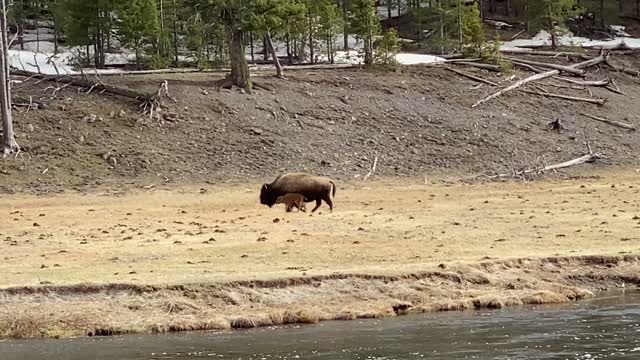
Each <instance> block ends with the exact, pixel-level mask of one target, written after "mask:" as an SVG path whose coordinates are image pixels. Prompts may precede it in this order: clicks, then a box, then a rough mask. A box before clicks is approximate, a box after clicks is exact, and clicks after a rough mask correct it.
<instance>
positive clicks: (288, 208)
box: [287, 204, 293, 212]
mask: <svg viewBox="0 0 640 360" xmlns="http://www.w3.org/2000/svg"><path fill="white" fill-rule="evenodd" d="M291 208H293V205H291V204H287V212H291Z"/></svg>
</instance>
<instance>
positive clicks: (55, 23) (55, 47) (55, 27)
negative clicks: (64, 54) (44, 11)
mask: <svg viewBox="0 0 640 360" xmlns="http://www.w3.org/2000/svg"><path fill="white" fill-rule="evenodd" d="M53 6H54V8H55V7H56V6H58V0H54V1H53ZM56 18H57V17H56V16H55V13H54V15H53V53H54V54H57V53H58V36H59V34H58V32H59V29H58V20H57V19H56Z"/></svg>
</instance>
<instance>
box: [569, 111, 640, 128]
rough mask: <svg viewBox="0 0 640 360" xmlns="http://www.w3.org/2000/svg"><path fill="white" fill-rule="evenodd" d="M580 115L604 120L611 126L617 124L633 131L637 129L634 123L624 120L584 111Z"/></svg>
mask: <svg viewBox="0 0 640 360" xmlns="http://www.w3.org/2000/svg"><path fill="white" fill-rule="evenodd" d="M580 115H582V116H585V117H588V118H590V119H593V120H596V121H600V122H603V123H605V124H609V125H611V126H616V127H619V128H623V129H627V130H631V131H635V130H636V127H635V126H633V124H629V123H625V122H622V121H615V120H608V119H605V118H601V117H598V116H595V115H590V114H587V113H583V112H582V113H580Z"/></svg>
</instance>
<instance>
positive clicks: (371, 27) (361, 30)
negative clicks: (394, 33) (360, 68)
mask: <svg viewBox="0 0 640 360" xmlns="http://www.w3.org/2000/svg"><path fill="white" fill-rule="evenodd" d="M351 11H352V13H351V18H350V19H349V20H350V21H349V25H350V28H351V30H352V31H353V33H354V34H355V35H356V37H357V38H358V40H362V41H363V42H364V63H365V64H366V65H371V64H373V41H374V38H375V36H376V35H378V34H379V33H380V19H378V15H377V13H376V7H375V2H374V0H352V7H351Z"/></svg>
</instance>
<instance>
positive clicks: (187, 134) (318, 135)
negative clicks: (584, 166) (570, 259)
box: [0, 57, 640, 192]
mask: <svg viewBox="0 0 640 360" xmlns="http://www.w3.org/2000/svg"><path fill="white" fill-rule="evenodd" d="M545 61H549V59H546V60H545ZM555 61H558V62H562V61H564V60H562V59H555ZM616 61H620V58H618V59H617V60H616ZM623 61H626V62H627V63H629V64H632V65H633V62H634V61H635V59H634V58H633V57H627V58H625V59H623ZM465 70H466V71H469V72H475V73H476V74H477V75H479V76H483V77H485V78H487V79H491V80H492V81H495V82H500V83H501V84H508V83H511V82H513V81H515V80H517V79H518V78H519V77H523V76H528V75H529V74H523V73H519V72H516V73H515V74H514V75H513V76H515V77H513V76H512V75H507V74H504V75H496V74H493V73H485V72H483V71H474V70H473V69H465ZM596 70H597V71H596V72H594V73H593V74H591V75H590V76H589V78H602V77H605V76H611V77H612V78H613V79H615V81H616V83H617V85H618V86H619V87H620V88H621V89H622V90H623V92H624V93H625V95H619V94H614V93H612V92H610V91H607V90H605V89H602V88H592V89H589V90H576V89H567V88H566V85H567V84H566V83H562V84H563V85H565V88H558V87H553V86H545V89H547V90H548V91H551V92H555V93H563V94H567V95H573V96H583V97H585V96H586V97H588V96H591V95H592V96H594V97H601V98H607V99H608V103H607V104H606V105H605V106H604V107H598V106H597V105H592V104H585V103H580V102H572V101H566V100H561V99H549V98H543V97H539V96H535V95H530V94H525V93H522V92H513V93H511V94H509V95H506V96H504V97H501V98H498V99H496V100H494V101H492V102H490V103H488V104H485V105H483V106H482V107H480V108H477V109H473V110H472V109H471V105H472V104H473V103H474V102H476V101H477V100H479V99H481V98H483V97H484V96H486V95H487V94H489V93H490V92H493V91H495V88H493V89H491V88H489V87H487V86H478V84H477V83H475V82H474V81H472V80H468V79H466V78H461V77H459V76H458V75H456V74H454V73H451V72H449V71H447V70H445V69H442V68H434V67H425V66H415V67H409V68H404V69H403V70H402V71H400V72H398V73H381V72H368V71H364V70H359V69H342V70H297V71H290V72H289V73H288V76H289V80H288V81H284V80H277V79H274V78H272V77H271V76H270V75H271V72H262V73H257V74H256V75H257V76H258V79H259V80H260V81H262V82H263V83H265V84H267V85H269V86H270V87H272V88H273V92H266V91H255V92H254V93H253V94H252V95H248V94H243V93H240V92H237V91H233V92H230V91H222V92H217V91H215V90H214V89H213V85H214V82H215V81H216V80H218V79H220V77H221V76H222V74H189V75H185V74H174V75H153V76H151V75H150V76H116V77H105V78H104V79H103V81H105V82H107V83H113V84H117V85H121V86H127V87H130V88H132V89H136V90H144V91H149V92H151V91H155V90H156V88H157V86H158V84H159V83H160V82H161V81H162V80H164V79H166V80H168V81H169V86H170V91H171V93H172V95H174V96H175V97H176V98H177V103H171V102H169V104H168V105H169V107H170V109H169V111H168V112H166V113H165V114H163V116H162V118H161V119H155V118H154V119H149V118H141V117H140V115H139V113H138V109H137V106H136V104H134V103H132V102H129V101H127V100H123V99H121V98H117V97H113V96H105V95H98V94H91V95H86V94H84V93H79V92H78V90H77V89H75V88H72V87H68V88H65V89H63V90H61V91H59V92H57V93H56V94H55V96H51V94H52V91H53V89H52V88H48V89H46V88H47V87H48V86H50V85H51V84H49V83H46V82H38V83H36V82H35V81H27V82H25V83H23V84H17V85H16V86H15V91H16V94H15V96H16V101H17V102H23V103H24V102H28V101H29V96H34V95H35V96H34V97H33V99H34V100H38V101H41V102H43V103H44V104H46V106H47V109H45V110H33V109H31V110H30V111H28V112H27V111H26V108H21V110H20V111H19V112H17V114H16V130H17V132H18V134H19V138H18V141H19V143H20V144H21V145H22V146H23V147H24V152H23V153H21V154H20V156H19V157H18V159H17V160H13V161H0V190H1V191H4V192H13V191H38V192H51V191H62V190H70V189H77V190H86V189H91V188H96V187H99V188H105V187H106V188H112V189H117V190H121V189H125V188H127V187H130V186H136V187H139V186H143V185H151V184H153V185H155V186H160V185H162V184H185V183H202V182H205V181H211V182H219V181H229V180H244V179H247V178H250V179H253V178H260V179H261V180H262V179H264V178H265V177H266V178H269V179H271V178H272V177H274V176H275V175H276V174H277V173H279V172H282V171H290V170H304V171H308V172H313V173H321V174H327V175H331V176H334V177H336V178H337V179H338V180H344V179H353V178H356V177H359V176H360V177H361V176H363V175H364V174H366V173H367V172H368V170H369V168H370V167H371V164H372V162H373V159H374V158H375V157H378V159H379V162H378V167H377V173H376V174H377V175H382V176H396V175H400V176H409V177H418V178H422V177H424V176H432V175H434V174H464V175H471V174H478V173H485V172H491V171H504V170H508V169H510V168H513V167H514V166H518V167H522V166H532V165H534V164H535V163H536V159H540V160H545V161H546V162H548V163H553V162H558V161H564V160H568V159H571V158H575V157H577V156H580V155H582V154H584V152H585V151H586V146H585V138H586V137H588V138H589V139H590V141H591V144H592V146H593V147H594V150H596V151H603V152H605V153H606V154H607V155H608V157H609V161H608V162H606V161H605V162H601V163H600V165H598V166H601V165H602V164H607V163H609V164H613V165H619V166H624V167H626V166H637V165H638V157H637V154H638V151H639V150H640V148H639V147H640V141H639V140H640V138H639V136H638V133H637V132H630V131H628V130H624V129H620V128H616V127H611V126H609V125H606V124H602V123H598V122H595V121H593V120H591V119H587V118H585V117H582V116H580V115H578V114H579V112H581V111H585V112H588V113H591V114H594V115H598V116H602V117H606V118H609V119H612V120H619V121H627V122H631V123H638V122H639V119H638V115H637V114H638V113H640V103H639V102H638V100H637V99H638V97H639V96H640V88H639V87H638V86H637V79H634V78H632V77H629V76H627V75H620V74H608V73H607V70H606V69H605V68H604V67H603V68H602V69H596ZM544 83H546V84H550V83H554V81H553V80H549V81H546V82H544ZM562 84H560V83H556V85H562ZM533 90H536V89H535V88H533ZM90 115H95V119H96V120H95V121H93V120H91V116H90ZM86 116H89V117H87V118H85V117H86ZM557 118H559V119H561V120H562V121H563V122H564V124H565V126H566V128H567V130H566V131H564V132H562V133H556V132H550V131H548V130H547V128H546V125H547V123H548V122H549V121H552V120H555V119H557Z"/></svg>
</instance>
